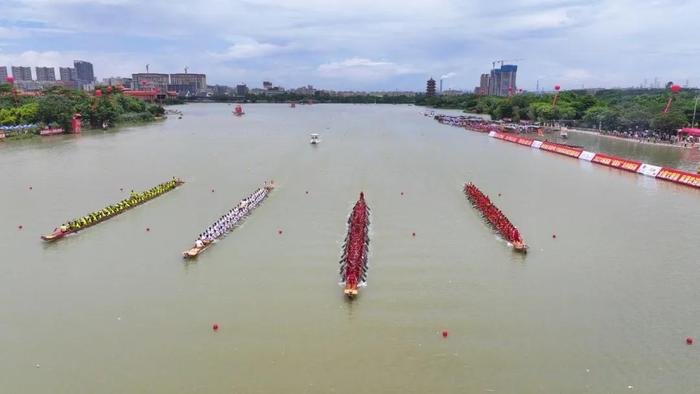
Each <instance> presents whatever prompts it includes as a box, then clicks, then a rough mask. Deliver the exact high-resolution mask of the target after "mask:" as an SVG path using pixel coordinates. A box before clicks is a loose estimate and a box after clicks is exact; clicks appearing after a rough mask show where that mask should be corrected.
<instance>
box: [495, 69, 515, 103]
mask: <svg viewBox="0 0 700 394" xmlns="http://www.w3.org/2000/svg"><path fill="white" fill-rule="evenodd" d="M517 73H518V66H516V65H513V64H503V65H501V68H496V69H493V70H491V76H490V77H489V94H490V95H492V96H508V95H510V94H511V93H513V92H515V91H516V90H517V86H516V84H515V83H516V81H515V80H516V76H517Z"/></svg>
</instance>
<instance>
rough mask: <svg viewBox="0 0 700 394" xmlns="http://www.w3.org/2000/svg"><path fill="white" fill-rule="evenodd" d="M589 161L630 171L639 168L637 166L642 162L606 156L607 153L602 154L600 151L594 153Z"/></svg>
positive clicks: (635, 170)
mask: <svg viewBox="0 0 700 394" xmlns="http://www.w3.org/2000/svg"><path fill="white" fill-rule="evenodd" d="M591 161H592V162H593V163H598V164H602V165H604V166H608V167H613V168H619V169H621V170H625V171H631V172H637V170H638V169H639V166H641V165H642V163H640V162H638V161H634V160H626V159H620V158H619V157H615V156H608V155H604V154H602V153H596V154H595V156H593V159H592V160H591Z"/></svg>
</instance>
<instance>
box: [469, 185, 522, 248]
mask: <svg viewBox="0 0 700 394" xmlns="http://www.w3.org/2000/svg"><path fill="white" fill-rule="evenodd" d="M464 193H465V194H466V195H467V198H469V201H471V203H472V205H473V206H474V208H476V209H477V210H479V211H480V212H481V214H482V215H483V216H484V218H485V219H486V220H487V221H488V222H489V224H491V226H492V227H493V228H494V229H495V230H496V231H498V232H499V233H500V234H501V236H502V237H503V238H504V239H505V240H506V241H508V242H509V243H510V244H511V245H512V246H513V250H515V251H516V252H520V253H527V245H526V244H525V241H523V239H522V238H521V237H520V232H519V231H518V229H517V228H516V227H515V226H514V225H513V224H512V223H511V222H510V220H508V218H507V217H506V215H504V214H503V212H501V210H500V209H498V208H497V207H496V206H495V205H494V204H493V203H492V202H491V200H490V199H489V197H488V196H487V195H485V194H484V193H482V192H481V190H479V188H478V187H476V186H475V185H474V184H473V183H468V184H466V185H464Z"/></svg>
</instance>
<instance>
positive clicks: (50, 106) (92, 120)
mask: <svg viewBox="0 0 700 394" xmlns="http://www.w3.org/2000/svg"><path fill="white" fill-rule="evenodd" d="M97 89H100V90H101V92H102V95H101V96H95V95H94V94H90V93H88V92H85V91H80V90H75V89H68V88H65V87H62V86H52V87H50V88H47V89H44V90H43V91H42V92H41V94H40V95H37V96H28V95H19V94H15V92H13V90H12V85H10V84H0V125H2V126H14V125H20V124H36V125H37V127H36V129H35V130H32V131H33V132H36V133H38V131H39V129H41V128H44V127H62V128H63V129H65V130H70V122H71V118H72V116H73V114H74V113H76V112H77V113H80V114H81V115H82V119H83V122H85V123H87V124H89V125H90V126H91V127H101V126H102V125H103V124H107V125H114V124H118V123H122V122H132V121H142V122H146V121H152V120H154V119H155V118H156V117H157V116H161V115H163V113H164V112H165V110H164V108H163V107H162V106H161V105H159V104H154V103H147V102H144V101H141V100H138V99H136V98H133V97H129V96H125V95H124V94H122V93H121V92H119V91H118V90H116V89H114V90H112V89H111V88H108V87H105V86H98V87H97Z"/></svg>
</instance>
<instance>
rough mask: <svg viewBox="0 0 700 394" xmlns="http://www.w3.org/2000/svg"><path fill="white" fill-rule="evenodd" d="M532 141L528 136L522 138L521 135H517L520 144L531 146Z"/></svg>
mask: <svg viewBox="0 0 700 394" xmlns="http://www.w3.org/2000/svg"><path fill="white" fill-rule="evenodd" d="M532 141H534V140H531V139H529V138H523V137H518V144H520V145H525V146H532Z"/></svg>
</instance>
